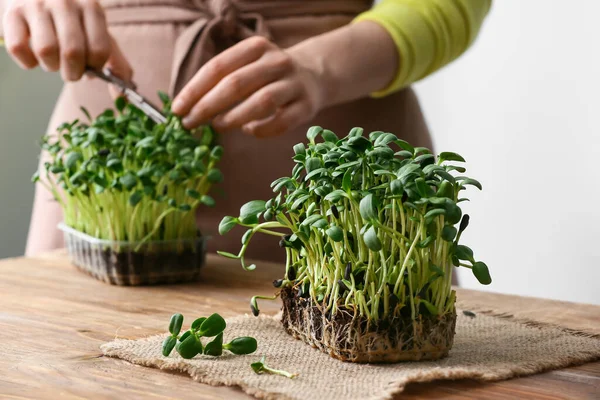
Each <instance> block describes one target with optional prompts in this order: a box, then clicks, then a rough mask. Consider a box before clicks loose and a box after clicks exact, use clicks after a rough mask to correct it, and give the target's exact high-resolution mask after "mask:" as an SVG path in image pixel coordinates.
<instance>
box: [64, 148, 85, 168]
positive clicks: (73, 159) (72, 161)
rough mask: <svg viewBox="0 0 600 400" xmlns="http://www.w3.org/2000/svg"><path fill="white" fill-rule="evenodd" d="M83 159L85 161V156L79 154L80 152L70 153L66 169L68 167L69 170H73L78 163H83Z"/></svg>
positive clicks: (66, 160)
mask: <svg viewBox="0 0 600 400" xmlns="http://www.w3.org/2000/svg"><path fill="white" fill-rule="evenodd" d="M82 159H83V155H82V154H81V153H79V152H78V151H74V152H72V153H69V154H68V155H67V158H66V159H65V167H67V168H68V169H73V168H74V167H75V165H76V164H77V162H78V161H81V160H82Z"/></svg>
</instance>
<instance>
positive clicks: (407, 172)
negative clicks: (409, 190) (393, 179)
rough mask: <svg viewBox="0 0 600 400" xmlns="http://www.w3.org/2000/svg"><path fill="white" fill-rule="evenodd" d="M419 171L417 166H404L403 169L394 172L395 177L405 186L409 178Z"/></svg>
mask: <svg viewBox="0 0 600 400" xmlns="http://www.w3.org/2000/svg"><path fill="white" fill-rule="evenodd" d="M419 170H420V168H419V165H418V164H412V163H411V164H406V165H404V166H403V167H400V169H399V170H398V171H397V172H396V175H397V176H398V179H400V181H401V182H402V183H403V184H406V182H407V181H408V179H409V178H410V177H411V176H413V175H417V174H418V172H417V171H419Z"/></svg>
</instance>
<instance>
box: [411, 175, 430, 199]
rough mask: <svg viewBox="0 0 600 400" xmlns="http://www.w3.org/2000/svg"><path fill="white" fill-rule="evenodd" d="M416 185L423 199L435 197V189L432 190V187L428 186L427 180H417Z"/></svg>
mask: <svg viewBox="0 0 600 400" xmlns="http://www.w3.org/2000/svg"><path fill="white" fill-rule="evenodd" d="M415 185H416V187H417V192H419V195H421V196H422V197H431V196H433V194H434V193H433V189H431V187H430V186H429V185H428V184H427V182H425V179H423V178H417V179H415Z"/></svg>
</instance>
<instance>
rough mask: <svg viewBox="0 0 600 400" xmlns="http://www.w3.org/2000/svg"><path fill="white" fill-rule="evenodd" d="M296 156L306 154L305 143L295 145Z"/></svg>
mask: <svg viewBox="0 0 600 400" xmlns="http://www.w3.org/2000/svg"><path fill="white" fill-rule="evenodd" d="M294 154H306V148H305V147H304V143H298V144H296V145H294Z"/></svg>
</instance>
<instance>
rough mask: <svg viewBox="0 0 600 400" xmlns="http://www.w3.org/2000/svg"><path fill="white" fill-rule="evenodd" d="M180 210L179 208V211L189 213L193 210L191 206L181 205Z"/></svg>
mask: <svg viewBox="0 0 600 400" xmlns="http://www.w3.org/2000/svg"><path fill="white" fill-rule="evenodd" d="M178 208H179V211H183V212H187V211H190V210H191V209H192V206H190V205H189V204H181V205H179V207H178Z"/></svg>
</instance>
